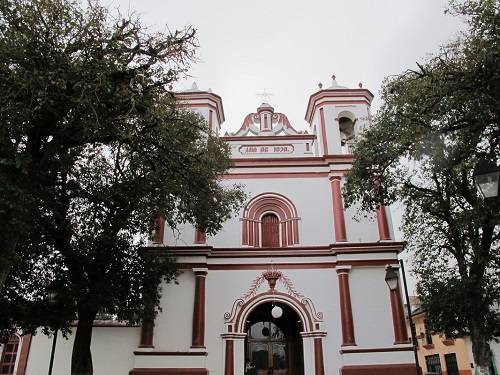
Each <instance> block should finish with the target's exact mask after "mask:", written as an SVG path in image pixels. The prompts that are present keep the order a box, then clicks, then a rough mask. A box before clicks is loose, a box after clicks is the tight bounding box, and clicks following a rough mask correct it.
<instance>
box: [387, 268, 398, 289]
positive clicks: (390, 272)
mask: <svg viewBox="0 0 500 375" xmlns="http://www.w3.org/2000/svg"><path fill="white" fill-rule="evenodd" d="M398 279H399V276H398V273H397V271H396V268H394V267H392V266H387V268H386V270H385V282H386V283H387V286H388V287H389V290H396V289H397V288H398Z"/></svg>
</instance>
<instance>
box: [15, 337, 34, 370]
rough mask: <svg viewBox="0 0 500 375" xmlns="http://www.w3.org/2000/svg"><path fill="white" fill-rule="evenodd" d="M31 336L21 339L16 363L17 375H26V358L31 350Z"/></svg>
mask: <svg viewBox="0 0 500 375" xmlns="http://www.w3.org/2000/svg"><path fill="white" fill-rule="evenodd" d="M31 337H32V336H31V335H26V336H23V337H22V343H21V351H20V352H19V360H18V361H19V362H18V363H17V372H16V374H17V375H24V374H26V368H27V367H28V357H29V354H30V349H31Z"/></svg>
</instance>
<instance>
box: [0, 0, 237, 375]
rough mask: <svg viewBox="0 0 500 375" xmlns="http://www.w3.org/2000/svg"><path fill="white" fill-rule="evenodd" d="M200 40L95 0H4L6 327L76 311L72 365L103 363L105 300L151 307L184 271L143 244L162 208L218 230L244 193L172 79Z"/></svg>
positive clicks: (1, 191)
mask: <svg viewBox="0 0 500 375" xmlns="http://www.w3.org/2000/svg"><path fill="white" fill-rule="evenodd" d="M195 47H196V40H195V39H194V30H193V29H192V28H186V29H184V30H181V31H176V32H174V33H167V34H165V33H151V32H147V30H146V29H145V28H144V27H143V26H142V25H141V24H140V22H139V20H138V19H136V18H133V17H125V18H117V19H113V18H112V17H111V15H110V14H109V13H108V10H107V9H106V8H104V7H102V6H100V5H99V4H98V3H96V2H90V3H87V4H86V5H85V6H81V5H80V4H79V3H78V2H75V1H71V0H56V1H54V0H34V1H31V0H30V1H28V0H0V122H1V123H2V127H1V128H0V142H1V143H0V223H1V224H2V227H3V229H4V230H3V231H2V232H1V234H0V236H1V238H0V240H2V243H4V244H7V245H6V246H4V247H3V248H2V254H1V257H0V259H1V260H2V261H3V263H2V264H1V269H2V280H1V281H2V283H0V286H1V285H2V284H3V280H6V284H5V289H4V290H3V292H2V295H1V296H0V322H1V323H0V325H1V327H0V328H1V329H2V330H3V333H4V334H6V335H8V333H10V332H12V330H17V329H21V330H24V331H25V332H34V331H35V330H36V328H37V327H39V326H42V327H45V328H44V329H45V331H47V332H48V331H50V330H51V329H53V328H56V327H59V328H61V329H63V330H64V331H65V332H69V327H70V325H71V324H72V322H73V321H74V320H75V319H78V327H77V332H76V337H75V344H74V348H73V358H72V373H73V374H91V373H92V360H91V353H90V342H91V335H92V322H93V320H94V319H95V317H96V315H97V314H98V312H106V313H107V314H108V315H110V316H113V317H115V318H116V319H119V320H126V321H129V322H132V323H133V322H137V321H139V320H140V319H143V318H150V316H147V315H148V314H149V315H150V314H154V306H157V305H158V302H159V297H160V292H161V291H160V290H159V289H157V286H158V284H159V283H160V281H161V280H162V279H165V280H166V281H170V280H172V279H173V278H175V265H174V262H173V261H174V260H173V259H172V257H171V256H170V255H169V254H168V253H167V252H166V251H165V254H164V256H163V257H154V258H153V257H148V256H147V254H145V253H143V252H141V250H140V248H141V246H143V245H144V244H145V241H146V240H147V238H146V237H147V236H146V237H145V236H144V234H145V233H150V232H151V230H152V223H153V220H154V218H155V217H156V216H159V215H161V216H163V217H164V218H165V220H166V222H167V223H168V224H169V226H171V227H173V228H175V227H176V225H178V224H179V223H186V222H189V223H192V224H194V225H196V227H198V228H200V229H202V230H205V231H206V232H207V233H209V234H211V233H215V232H216V231H217V230H218V229H220V228H221V225H222V223H223V222H224V221H225V220H226V219H227V218H228V217H229V216H230V215H231V213H232V212H233V211H234V210H235V209H236V208H238V207H239V205H240V203H241V201H242V199H243V194H242V192H241V190H240V189H239V188H238V187H224V186H223V185H221V184H220V183H219V180H218V178H219V176H220V175H221V174H222V173H224V172H225V171H226V169H227V168H228V167H229V150H228V148H227V146H226V145H225V144H224V143H223V142H222V141H220V140H219V139H218V138H216V137H213V136H211V135H210V134H209V132H208V129H207V126H206V123H205V122H204V121H203V119H202V118H201V117H200V116H198V115H195V114H194V113H191V112H187V111H183V110H182V109H180V107H179V106H178V105H177V102H176V99H175V95H174V94H173V93H172V91H171V84H172V83H173V82H175V81H176V80H177V79H178V78H179V77H180V76H181V75H183V74H185V72H186V69H187V68H188V67H189V64H190V63H191V62H192V61H193V58H194V50H195ZM8 271H10V273H9V272H8ZM8 273H9V276H8V277H7V274H8ZM49 288H50V289H55V290H57V292H58V298H57V300H58V303H57V304H55V305H50V304H47V292H48V289H49ZM145 305H148V306H152V307H153V309H148V308H145Z"/></svg>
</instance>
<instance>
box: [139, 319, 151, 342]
mask: <svg viewBox="0 0 500 375" xmlns="http://www.w3.org/2000/svg"><path fill="white" fill-rule="evenodd" d="M154 325H155V324H154V321H144V322H142V326H141V343H140V344H139V348H154V345H153V336H154Z"/></svg>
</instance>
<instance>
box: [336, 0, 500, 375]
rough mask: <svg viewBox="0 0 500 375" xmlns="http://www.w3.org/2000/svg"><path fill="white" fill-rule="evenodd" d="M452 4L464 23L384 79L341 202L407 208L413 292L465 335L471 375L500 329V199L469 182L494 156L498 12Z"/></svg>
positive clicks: (434, 320) (499, 91)
mask: <svg viewBox="0 0 500 375" xmlns="http://www.w3.org/2000/svg"><path fill="white" fill-rule="evenodd" d="M499 8H500V7H499V4H498V2H497V1H489V0H488V1H472V0H471V1H466V2H462V3H452V4H451V8H450V9H451V12H452V13H454V14H456V15H459V16H465V19H466V20H467V21H468V25H469V29H468V31H466V32H465V33H464V34H463V35H462V36H461V37H460V38H459V39H458V40H456V41H454V42H452V43H450V44H448V45H446V46H444V47H442V48H441V50H440V51H439V53H437V54H436V55H435V56H433V57H431V58H429V59H428V61H426V62H425V63H422V64H417V65H418V68H417V69H415V70H408V71H406V72H404V73H403V74H400V75H397V76H394V77H389V78H387V79H386V80H385V83H384V86H383V89H382V99H383V105H382V107H381V109H380V110H379V112H378V113H377V115H376V116H375V118H374V121H373V124H372V126H371V128H370V129H368V130H367V131H366V132H365V133H364V134H363V136H362V137H361V139H360V140H359V141H358V143H357V147H356V161H355V162H354V165H353V168H352V170H351V171H350V172H349V174H348V176H347V184H346V188H345V197H346V203H347V204H348V205H351V204H353V203H354V202H357V201H360V202H361V206H362V208H363V209H366V210H368V209H369V210H372V209H373V208H374V207H376V206H377V205H379V204H380V203H384V204H390V203H392V202H394V201H401V202H403V203H404V204H405V207H406V209H405V214H404V217H403V229H404V231H405V235H406V238H407V240H408V246H409V249H410V250H411V251H413V253H414V254H415V272H416V275H417V277H418V292H419V294H420V296H421V298H422V303H423V307H424V308H425V310H426V312H427V314H428V318H429V323H430V324H431V326H432V328H433V329H435V330H437V331H442V332H444V333H446V334H447V335H448V336H450V337H458V336H465V335H467V336H470V338H471V341H472V349H473V356H474V361H475V362H476V364H477V366H476V374H489V373H490V372H489V363H490V359H491V357H490V356H491V354H490V347H489V342H490V341H491V340H492V339H494V337H495V336H498V335H500V309H499V306H500V273H499V272H498V270H499V267H500V250H499V240H500V230H499V226H498V223H499V222H500V199H499V198H496V199H483V198H482V197H481V196H480V194H479V193H478V191H477V189H476V187H475V185H474V181H473V178H472V172H473V169H474V167H475V165H476V163H477V162H478V160H480V159H483V158H484V159H487V160H490V161H493V162H495V163H496V164H498V161H499V160H500V130H499V124H500V64H499V63H498V62H499V61H500V9H499Z"/></svg>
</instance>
